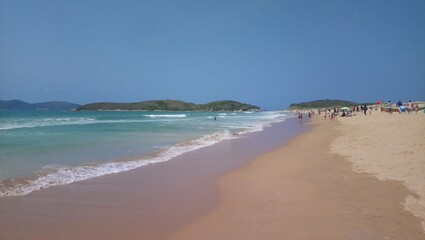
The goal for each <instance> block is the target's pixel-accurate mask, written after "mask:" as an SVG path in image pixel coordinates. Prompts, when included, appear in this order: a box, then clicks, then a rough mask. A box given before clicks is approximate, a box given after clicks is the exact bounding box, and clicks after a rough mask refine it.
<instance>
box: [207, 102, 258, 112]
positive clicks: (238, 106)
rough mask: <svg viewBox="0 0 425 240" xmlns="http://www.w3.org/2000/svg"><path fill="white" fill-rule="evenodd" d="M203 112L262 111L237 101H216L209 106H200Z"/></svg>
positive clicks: (208, 104)
mask: <svg viewBox="0 0 425 240" xmlns="http://www.w3.org/2000/svg"><path fill="white" fill-rule="evenodd" d="M199 108H200V110H202V111H251V110H255V111H256V110H260V108H259V107H257V106H254V105H250V104H246V103H240V102H236V101H215V102H210V103H207V104H203V105H199Z"/></svg>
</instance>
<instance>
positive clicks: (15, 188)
mask: <svg viewBox="0 0 425 240" xmlns="http://www.w3.org/2000/svg"><path fill="white" fill-rule="evenodd" d="M236 137H237V134H234V133H232V132H230V131H229V130H223V131H221V132H216V133H214V134H211V135H206V136H203V137H201V138H198V139H195V140H191V141H188V142H183V143H180V144H177V145H174V146H172V147H169V148H167V149H166V150H164V151H162V152H160V153H158V154H156V156H155V157H151V158H146V159H138V160H134V161H123V162H109V163H103V164H99V165H86V166H76V167H69V166H58V165H54V166H46V169H48V172H49V173H47V174H45V175H42V176H40V177H38V178H36V179H33V180H25V179H24V180H23V179H20V180H10V179H9V180H3V181H0V197H5V196H21V195H26V194H28V193H31V192H34V191H38V190H41V189H44V188H47V187H51V186H57V185H65V184H70V183H74V182H79V181H83V180H87V179H90V178H94V177H99V176H103V175H107V174H113V173H119V172H123V171H128V170H132V169H135V168H139V167H143V166H146V165H149V164H152V163H160V162H165V161H168V160H170V159H171V158H173V157H176V156H179V155H181V154H183V153H186V152H190V151H193V150H196V149H200V148H203V147H207V146H211V145H213V144H216V143H218V142H221V141H223V140H226V139H232V138H236Z"/></svg>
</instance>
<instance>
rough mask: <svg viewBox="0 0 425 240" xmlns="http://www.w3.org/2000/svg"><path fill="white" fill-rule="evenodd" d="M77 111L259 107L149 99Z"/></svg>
mask: <svg viewBox="0 0 425 240" xmlns="http://www.w3.org/2000/svg"><path fill="white" fill-rule="evenodd" d="M77 110H78V111H118V110H123V111H124V110H126V111H259V110H261V109H260V107H258V106H254V105H251V104H246V103H240V102H237V101H229V100H223V101H214V102H210V103H207V104H195V103H190V102H184V101H179V100H150V101H142V102H135V103H113V102H99V103H90V104H86V105H83V106H80V107H79V108H77Z"/></svg>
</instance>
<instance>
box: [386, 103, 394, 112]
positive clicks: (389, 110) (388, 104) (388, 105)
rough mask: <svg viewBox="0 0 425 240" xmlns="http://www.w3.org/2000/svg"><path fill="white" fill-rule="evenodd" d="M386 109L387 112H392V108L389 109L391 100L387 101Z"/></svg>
mask: <svg viewBox="0 0 425 240" xmlns="http://www.w3.org/2000/svg"><path fill="white" fill-rule="evenodd" d="M387 109H388V113H389V114H392V113H393V112H392V110H391V100H389V101H388V103H387Z"/></svg>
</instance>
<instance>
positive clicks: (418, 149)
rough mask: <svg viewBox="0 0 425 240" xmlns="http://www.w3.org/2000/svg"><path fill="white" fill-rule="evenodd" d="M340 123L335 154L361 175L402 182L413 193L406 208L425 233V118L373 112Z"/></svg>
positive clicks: (344, 119)
mask: <svg viewBox="0 0 425 240" xmlns="http://www.w3.org/2000/svg"><path fill="white" fill-rule="evenodd" d="M339 121H340V122H341V126H340V127H339V128H338V129H339V131H340V132H341V133H342V135H341V136H339V137H338V138H336V139H335V140H334V141H333V143H332V146H331V149H332V152H334V153H338V154H341V155H343V156H347V157H348V159H349V160H350V162H351V163H352V164H353V168H354V170H355V171H357V172H366V173H371V174H373V175H374V176H376V177H377V178H378V179H380V180H397V181H401V182H402V183H403V184H404V186H406V187H407V188H408V189H409V190H411V191H412V194H409V195H408V196H407V197H406V199H405V201H404V206H405V208H406V209H407V210H409V211H410V212H412V213H413V214H414V215H415V216H417V217H420V218H421V219H422V226H423V229H424V230H425V114H422V113H417V114H415V113H413V114H399V113H393V114H388V113H381V112H373V113H372V115H367V116H365V115H363V114H357V116H355V117H351V118H339Z"/></svg>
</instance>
